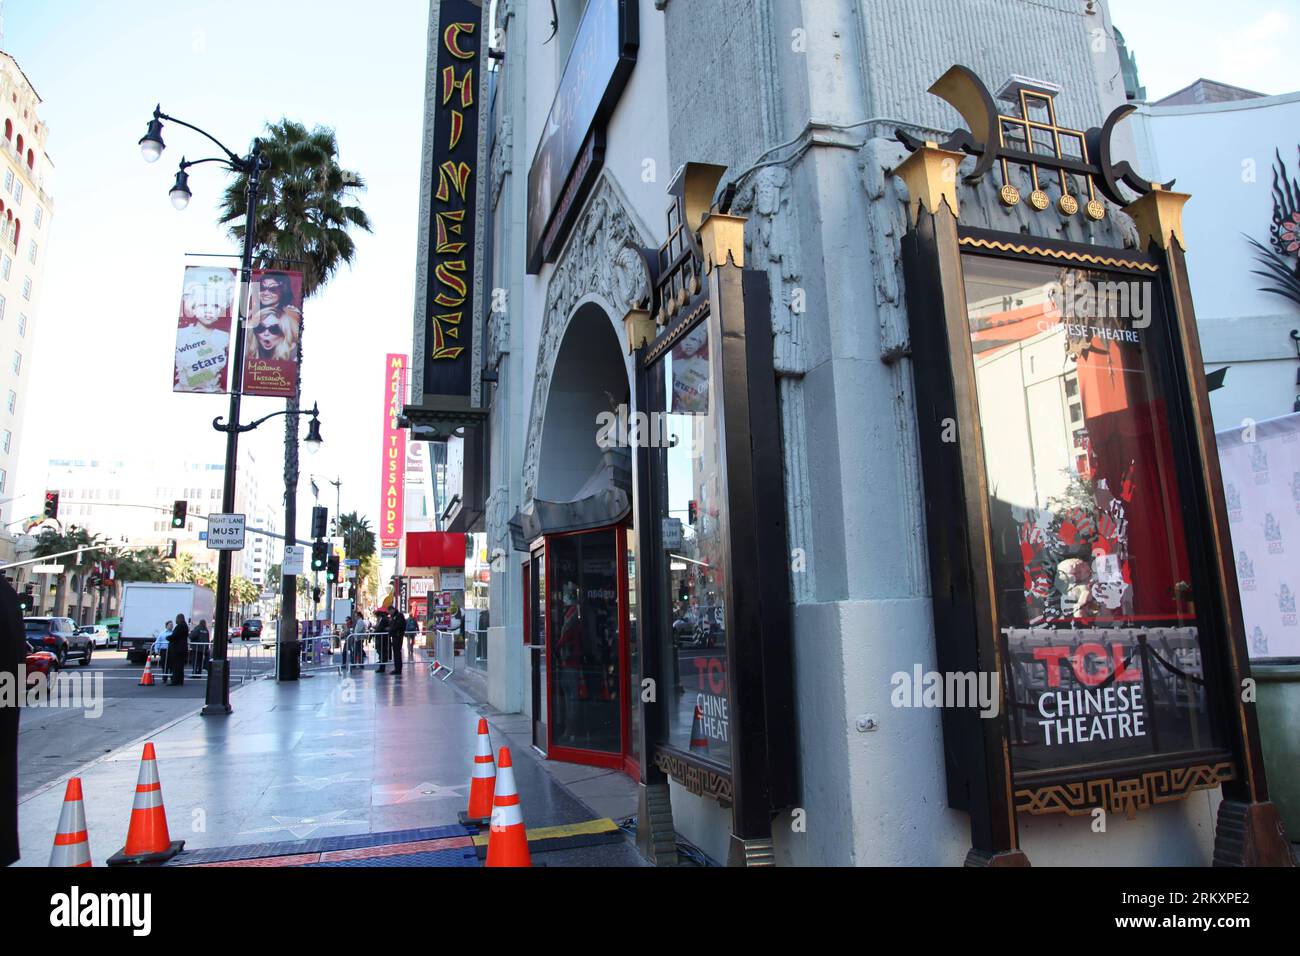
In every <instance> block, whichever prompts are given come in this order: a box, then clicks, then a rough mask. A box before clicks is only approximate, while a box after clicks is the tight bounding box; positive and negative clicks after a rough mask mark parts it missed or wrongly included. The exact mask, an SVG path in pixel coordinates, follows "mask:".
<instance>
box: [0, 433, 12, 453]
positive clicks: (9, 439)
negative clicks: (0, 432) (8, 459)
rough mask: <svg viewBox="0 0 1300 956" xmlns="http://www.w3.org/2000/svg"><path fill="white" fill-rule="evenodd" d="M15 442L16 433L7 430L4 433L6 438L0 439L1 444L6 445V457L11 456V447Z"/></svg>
mask: <svg viewBox="0 0 1300 956" xmlns="http://www.w3.org/2000/svg"><path fill="white" fill-rule="evenodd" d="M13 440H14V433H13V432H11V431H10V430H9V429H7V428H6V429H5V432H4V438H3V439H0V444H3V445H4V450H5V454H6V455H7V454H9V446H10V445H11V444H12V443H13Z"/></svg>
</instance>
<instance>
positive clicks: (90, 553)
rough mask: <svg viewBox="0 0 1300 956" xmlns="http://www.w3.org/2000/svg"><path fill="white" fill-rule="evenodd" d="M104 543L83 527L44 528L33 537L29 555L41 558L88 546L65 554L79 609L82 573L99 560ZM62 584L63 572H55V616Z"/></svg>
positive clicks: (60, 603) (61, 608)
mask: <svg viewBox="0 0 1300 956" xmlns="http://www.w3.org/2000/svg"><path fill="white" fill-rule="evenodd" d="M105 543H106V542H105V541H104V539H103V538H101V537H99V535H93V536H92V535H91V534H90V532H88V531H87V530H86V529H85V528H79V527H77V526H76V525H69V526H68V530H67V531H62V530H55V529H54V528H44V529H42V530H41V533H40V534H39V535H37V536H36V547H35V548H33V549H32V557H35V558H45V557H49V556H50V555H54V554H63V553H64V552H65V551H73V550H76V549H77V548H89V549H91V550H87V551H82V552H80V553H79V554H74V555H67V557H68V559H69V561H68V565H70V567H69V568H68V570H70V571H71V573H72V574H73V575H75V576H77V581H78V584H77V607H78V608H80V607H81V597H82V591H83V590H84V587H85V579H86V575H87V574H88V573H89V571H90V569H91V568H92V567H93V566H94V564H95V562H96V561H101V560H103V558H104V551H103V550H102V547H103V545H104V544H105ZM66 585H67V576H66V574H61V575H59V580H58V584H57V585H56V590H55V592H54V614H55V615H56V616H62V614H63V611H64V605H63V597H64V594H65V589H66Z"/></svg>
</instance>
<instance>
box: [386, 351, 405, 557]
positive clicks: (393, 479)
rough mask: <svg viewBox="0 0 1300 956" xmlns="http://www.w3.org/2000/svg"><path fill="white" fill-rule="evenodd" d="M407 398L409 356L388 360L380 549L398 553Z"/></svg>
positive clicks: (398, 356)
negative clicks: (403, 418) (400, 418)
mask: <svg viewBox="0 0 1300 956" xmlns="http://www.w3.org/2000/svg"><path fill="white" fill-rule="evenodd" d="M405 398H406V356H405V355H398V354H394V353H391V352H390V353H389V354H388V356H387V358H385V359H384V452H383V456H384V461H383V472H382V480H381V486H382V488H383V500H382V501H381V502H380V505H379V547H380V548H381V549H382V550H384V551H391V550H395V549H396V548H397V547H398V546H399V545H400V544H401V543H402V497H403V495H404V494H405V493H406V489H405V488H404V487H403V480H402V479H403V476H404V475H405V474H406V432H405V430H403V429H401V428H399V427H398V425H397V418H398V416H399V415H401V414H402V403H403V401H404V400H405Z"/></svg>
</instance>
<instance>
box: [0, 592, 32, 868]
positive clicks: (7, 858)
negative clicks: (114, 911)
mask: <svg viewBox="0 0 1300 956" xmlns="http://www.w3.org/2000/svg"><path fill="white" fill-rule="evenodd" d="M26 661H27V632H26V630H25V628H24V627H23V611H22V606H21V605H20V604H19V603H18V593H17V592H16V591H14V589H13V585H11V584H10V583H9V580H8V579H7V578H0V673H3V674H4V675H5V676H6V677H7V678H8V679H9V680H11V681H12V682H13V684H12V686H13V687H14V688H15V694H14V700H13V706H12V707H11V706H9V704H8V703H7V702H6V703H4V704H0V866H8V865H9V864H10V863H13V862H15V861H16V860H17V859H18V698H19V696H21V695H22V694H23V692H24V684H25V682H24V681H23V680H21V679H20V678H19V676H18V668H19V666H21V665H22V664H24V663H25V662H26Z"/></svg>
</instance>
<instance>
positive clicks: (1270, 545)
mask: <svg viewBox="0 0 1300 956" xmlns="http://www.w3.org/2000/svg"><path fill="white" fill-rule="evenodd" d="M1216 437H1217V438H1218V444H1219V464H1220V466H1221V467H1222V469H1223V496H1224V498H1225V499H1226V500H1227V505H1228V527H1229V528H1230V529H1231V530H1232V550H1233V557H1234V559H1235V562H1236V565H1237V585H1238V587H1239V588H1240V590H1241V614H1242V617H1243V618H1244V619H1245V623H1246V646H1247V648H1248V649H1249V652H1250V657H1251V659H1252V660H1262V659H1264V658H1273V657H1300V618H1298V617H1297V614H1296V592H1297V591H1300V414H1295V415H1284V416H1282V417H1281V418H1271V419H1269V420H1268V421H1263V422H1248V423H1247V424H1246V425H1245V426H1243V427H1241V428H1231V429H1228V430H1227V431H1221V432H1219V433H1218V435H1217V436H1216Z"/></svg>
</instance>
